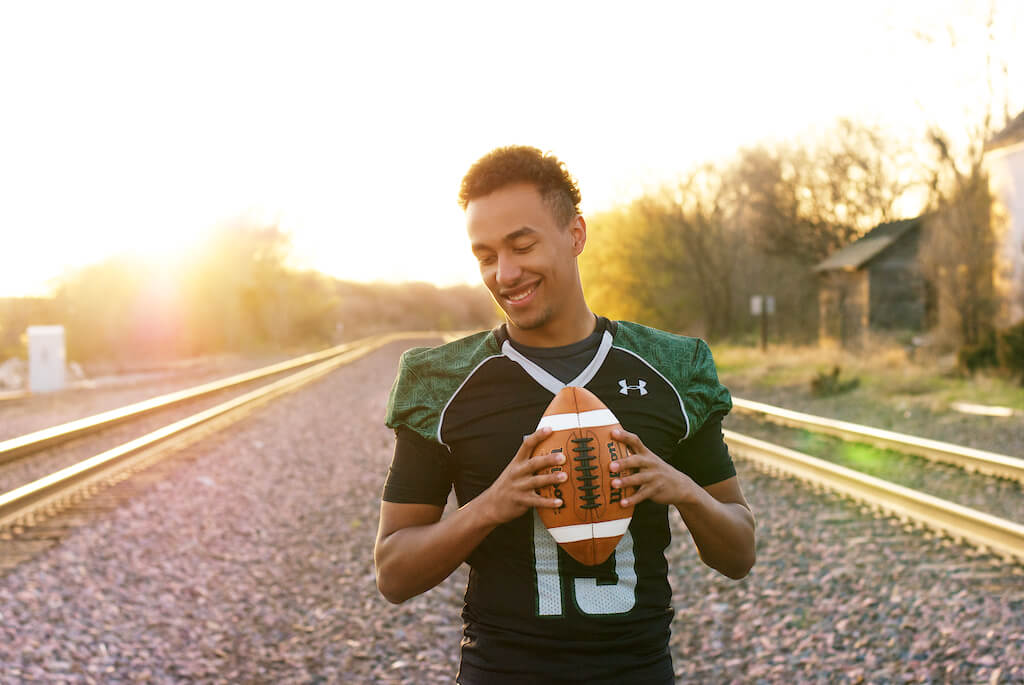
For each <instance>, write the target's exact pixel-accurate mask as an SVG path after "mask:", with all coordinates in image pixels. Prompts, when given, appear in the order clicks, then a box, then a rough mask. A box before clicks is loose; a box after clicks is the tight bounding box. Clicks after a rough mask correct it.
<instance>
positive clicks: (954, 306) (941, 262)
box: [916, 2, 1017, 345]
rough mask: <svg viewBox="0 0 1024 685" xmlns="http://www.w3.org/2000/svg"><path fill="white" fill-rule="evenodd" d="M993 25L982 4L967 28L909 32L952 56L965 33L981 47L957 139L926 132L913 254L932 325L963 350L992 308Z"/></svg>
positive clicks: (993, 16)
mask: <svg viewBox="0 0 1024 685" xmlns="http://www.w3.org/2000/svg"><path fill="white" fill-rule="evenodd" d="M999 24H1000V18H999V16H998V10H997V5H996V3H995V2H990V3H989V4H988V7H987V10H986V12H985V13H984V15H983V16H978V17H977V21H976V22H974V23H971V22H959V23H958V24H957V25H956V26H953V25H952V24H949V25H947V26H946V27H945V30H944V31H942V32H939V33H935V34H928V33H925V32H917V33H916V36H917V38H918V39H919V40H921V41H922V42H924V43H926V44H927V45H929V46H930V48H931V49H935V50H949V51H950V53H951V54H957V55H958V56H959V55H969V54H970V51H969V50H967V49H966V48H965V47H964V44H965V43H966V42H968V41H966V40H965V38H964V37H965V36H966V35H967V34H969V33H972V32H973V33H975V34H977V35H976V36H975V38H977V39H980V40H975V41H973V42H974V43H976V44H979V45H981V53H980V54H979V53H975V55H974V58H975V59H976V60H977V62H978V72H979V73H982V74H984V88H985V91H984V93H983V94H980V95H981V97H980V98H978V100H980V103H979V102H978V101H977V100H975V101H971V102H966V101H965V105H964V111H965V116H964V121H965V122H967V123H965V124H964V125H963V128H962V129H961V130H960V131H957V132H956V133H957V134H958V135H951V134H950V132H948V131H946V130H943V129H942V127H940V126H939V125H938V124H937V123H932V124H931V125H930V127H929V130H928V134H927V139H928V143H929V145H930V148H931V150H932V152H933V154H934V158H933V160H932V162H931V164H930V168H929V170H928V189H929V195H930V197H929V209H930V210H931V219H930V220H929V221H928V223H927V224H926V229H927V230H926V234H925V240H924V241H923V244H922V251H921V267H922V271H923V272H924V273H925V275H926V278H928V279H929V281H930V282H931V284H932V287H933V288H934V289H935V292H936V294H937V296H938V303H939V325H940V328H941V329H942V330H944V331H946V332H947V333H950V334H951V335H952V337H953V338H954V339H955V340H957V341H958V342H960V343H964V344H969V345H973V344H977V343H978V342H979V341H980V340H981V339H982V336H983V335H985V333H986V332H989V331H991V330H992V328H993V325H994V320H995V315H996V312H997V310H998V296H997V292H996V288H995V281H994V279H995V272H996V252H997V249H998V237H997V236H998V233H999V231H1000V227H999V226H998V225H997V224H998V221H996V220H995V218H994V213H993V197H992V195H991V192H990V189H989V182H988V175H987V173H986V170H985V166H984V155H985V144H986V142H987V141H988V140H990V139H991V138H992V136H993V135H994V134H995V133H996V132H997V131H998V130H999V129H1001V128H1003V127H1004V126H1005V125H1006V123H1007V122H1008V121H1009V119H1010V116H1011V103H1010V96H1011V89H1010V88H1009V76H1010V60H1009V57H1008V56H1007V55H1006V54H1003V53H1001V45H1000V41H999V40H998V39H997V36H996V29H997V26H999ZM1014 49H1015V50H1016V49H1017V47H1016V46H1015V47H1014ZM961 59H962V57H961ZM967 100H974V99H973V98H967Z"/></svg>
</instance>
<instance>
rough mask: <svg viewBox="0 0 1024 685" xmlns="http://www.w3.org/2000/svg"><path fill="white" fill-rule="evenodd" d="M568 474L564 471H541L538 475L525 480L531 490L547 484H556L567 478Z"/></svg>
mask: <svg viewBox="0 0 1024 685" xmlns="http://www.w3.org/2000/svg"><path fill="white" fill-rule="evenodd" d="M568 478H569V476H568V474H566V473H565V472H564V471H559V472H558V473H542V474H541V475H539V476H534V477H532V478H531V479H530V480H528V481H527V487H528V488H530V489H531V490H537V489H539V488H544V487H547V486H549V485H558V484H560V483H564V482H565V481H566V480H568Z"/></svg>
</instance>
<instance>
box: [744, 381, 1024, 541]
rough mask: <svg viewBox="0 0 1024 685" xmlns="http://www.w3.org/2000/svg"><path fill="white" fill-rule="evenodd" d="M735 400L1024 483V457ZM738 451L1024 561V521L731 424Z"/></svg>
mask: <svg viewBox="0 0 1024 685" xmlns="http://www.w3.org/2000/svg"><path fill="white" fill-rule="evenodd" d="M733 405H734V408H735V409H737V410H739V411H743V412H746V413H751V414H757V415H759V417H762V418H764V419H767V420H768V421H771V422H773V423H777V424H780V425H784V426H788V427H791V428H800V429H804V430H809V431H813V432H818V433H824V434H827V435H832V436H834V437H838V438H840V439H842V440H844V441H848V442H860V443H865V444H869V445H873V446H875V447H880V448H882V449H889V450H895V451H898V452H902V453H905V454H911V455H915V456H918V457H922V458H925V459H928V460H931V461H935V462H940V463H945V464H950V465H953V466H956V467H959V468H961V469H963V470H965V471H967V472H968V473H973V472H977V473H982V474H986V475H990V476H995V477H999V478H1007V479H1010V480H1014V481H1016V482H1018V483H1024V460H1021V459H1018V458H1016V457H1011V456H1009V455H1004V454H996V453H993V452H987V451H984V450H977V449H973V448H969V447H963V446H960V445H953V444H950V443H945V442H939V441H937V440H929V439H926V438H919V437H916V436H912V435H906V434H902V433H896V432H893V431H886V430H882V429H878V428H872V427H870V426H862V425H858V424H853V423H849V422H846V421H837V420H834V419H827V418H823V417H820V416H813V415H810V414H803V413H800V412H795V411H791V410H788V409H783V408H781V407H775V406H772V405H768V404H762V403H760V402H752V401H749V400H743V399H740V398H733ZM724 433H725V436H726V441H727V442H728V443H729V448H730V451H731V452H732V453H733V454H735V455H736V456H738V457H740V458H743V459H748V460H750V461H751V462H753V463H754V464H755V465H756V466H758V467H760V468H762V469H764V470H766V471H768V472H770V473H777V474H785V475H788V476H792V477H795V478H798V479H800V480H802V481H805V482H807V483H810V484H812V485H814V486H816V487H821V488H824V489H827V490H831V491H834V492H837V493H839V494H842V495H845V496H847V497H851V498H853V499H855V500H858V501H861V502H863V503H864V504H866V505H868V506H870V507H872V508H874V509H876V510H878V511H882V512H885V513H888V514H891V515H894V516H896V517H898V518H900V519H901V520H904V521H908V522H913V523H916V524H919V525H923V526H925V527H927V528H930V529H932V530H936V531H938V532H941V533H944V534H947V535H950V536H951V537H953V538H954V539H956V540H960V541H963V542H967V543H969V544H972V545H975V546H977V547H981V548H983V549H987V550H989V551H991V552H993V553H995V554H997V555H999V556H1003V557H1006V558H1013V559H1016V560H1018V561H1024V525H1021V524H1019V523H1017V522H1015V521H1009V520H1007V519H1003V518H1000V517H998V516H992V515H991V514H987V513H985V512H982V511H978V510H976V509H972V508H970V507H965V506H962V505H959V504H956V503H954V502H950V501H947V500H944V499H941V498H938V497H934V496H932V495H929V494H927V493H923V492H919V491H917V490H913V489H911V488H907V487H903V486H901V485H897V484H895V483H890V482H888V481H886V480H883V479H881V478H876V477H873V476H869V475H866V474H863V473H860V472H858V471H856V470H854V469H850V468H846V467H843V466H839V465H837V464H833V463H831V462H829V461H826V460H824V459H819V458H817V457H813V456H811V455H808V454H804V453H802V452H799V451H796V450H793V449H788V448H785V447H781V446H779V445H774V444H771V443H768V442H765V441H763V440H758V439H756V438H753V437H750V436H746V435H741V434H739V433H735V432H733V431H724Z"/></svg>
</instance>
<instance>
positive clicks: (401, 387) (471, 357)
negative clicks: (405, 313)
mask: <svg viewBox="0 0 1024 685" xmlns="http://www.w3.org/2000/svg"><path fill="white" fill-rule="evenodd" d="M598 326H599V328H601V329H603V332H602V334H601V344H600V345H599V346H598V348H597V351H596V353H595V354H594V357H593V359H592V360H591V362H590V363H589V364H588V365H587V366H586V367H585V368H584V369H583V370H582V371H581V372H580V374H579V375H578V376H577V377H576V378H574V379H572V380H570V381H569V382H568V383H563V382H562V381H560V380H558V379H557V378H555V377H554V376H552V375H551V374H549V373H548V372H547V371H545V370H544V369H543V368H541V367H540V366H538V365H537V364H535V363H534V362H532V361H530V360H529V359H528V358H526V357H525V356H524V355H523V354H521V353H520V352H519V351H517V350H516V349H515V348H514V347H513V346H512V344H511V343H510V341H509V339H508V334H507V331H506V329H505V326H504V325H503V326H501V327H499V328H497V329H495V330H494V331H487V332H483V333H477V334H475V335H471V336H468V337H466V338H462V339H460V340H456V341H454V342H452V343H448V344H446V345H442V346H440V347H434V348H416V349H412V350H409V351H407V352H406V353H405V354H403V355H402V359H401V362H400V365H399V371H398V376H397V378H396V380H395V383H394V386H393V388H392V391H391V396H390V399H389V401H388V407H387V418H386V422H387V425H388V426H390V427H391V428H394V429H395V431H396V444H395V456H394V459H393V462H392V465H391V469H390V470H389V472H388V477H387V481H386V483H385V487H384V495H383V499H384V500H386V501H389V502H398V503H422V504H435V505H438V506H444V504H445V502H446V500H447V498H448V494H449V492H450V491H451V490H452V488H453V487H454V490H455V495H456V497H457V499H458V502H459V505H460V506H461V505H462V504H465V503H466V502H468V501H469V500H471V499H473V498H474V497H476V496H477V495H479V494H480V493H481V492H483V491H484V490H485V489H487V487H489V486H490V485H491V484H492V483H493V482H494V480H495V479H496V478H497V477H498V475H500V474H501V472H502V470H504V468H505V467H506V466H507V465H508V463H509V462H510V461H511V459H512V457H514V456H515V454H516V452H517V450H518V449H519V447H520V445H521V444H522V440H523V437H524V436H525V435H528V434H530V433H532V432H533V431H534V430H536V428H537V424H538V422H539V421H540V418H541V415H542V414H543V413H544V410H545V409H546V408H547V406H548V404H549V403H550V402H551V400H552V398H553V396H554V395H555V394H556V393H557V392H558V391H559V390H561V389H562V388H564V387H566V386H578V387H585V388H586V389H587V390H589V391H590V392H592V393H594V394H595V395H597V397H599V398H600V399H601V401H602V402H604V403H605V405H606V406H607V407H608V408H609V409H610V410H611V411H612V413H613V414H614V415H615V416H616V417H617V418H618V420H619V423H620V424H621V425H622V427H623V428H625V429H626V430H628V431H631V432H633V433H636V434H637V435H638V436H639V437H640V439H641V440H642V441H643V442H644V444H645V445H646V446H647V447H648V448H649V449H650V450H651V451H652V452H654V453H655V454H657V455H659V456H661V457H662V458H663V459H665V460H666V461H669V462H670V463H672V464H673V465H674V466H675V467H676V468H678V469H679V470H681V471H683V472H684V473H686V474H687V475H689V476H690V477H691V478H693V479H694V480H695V481H696V482H697V483H698V484H700V485H710V484H712V483H716V482H719V481H722V480H725V479H727V478H729V477H731V476H733V475H735V473H736V472H735V469H734V467H733V465H732V461H731V459H729V456H728V451H727V450H717V449H713V448H712V449H708V450H706V452H704V451H703V450H700V452H701V453H697V454H694V453H690V452H689V450H688V448H689V447H690V446H691V445H692V444H693V442H694V436H697V435H698V434H699V433H700V429H701V427H702V426H703V425H704V424H705V422H708V423H709V425H711V424H715V421H709V419H718V421H719V422H720V417H721V416H722V415H724V414H725V413H727V412H728V411H729V410H730V409H731V407H732V402H731V399H730V396H729V392H728V390H726V388H725V387H724V386H723V385H722V384H721V383H719V381H718V376H717V373H716V371H715V366H714V362H713V360H712V357H711V352H710V350H709V349H708V347H707V345H706V343H704V341H702V340H700V339H697V338H689V337H683V336H677V335H673V334H670V333H666V332H663V331H659V330H656V329H652V328H648V327H645V326H641V325H638V324H635V323H630V322H625V321H620V322H613V321H609V320H608V319H605V318H599V320H598ZM716 431H717V436H712V438H715V437H717V440H718V441H719V442H721V429H720V423H718V424H717V428H716ZM702 453H706V455H707V457H706V458H702ZM670 537H671V536H670V531H669V523H668V507H666V506H664V505H661V504H656V503H654V502H651V501H649V500H647V501H643V502H640V503H639V504H638V505H637V506H636V507H635V509H634V512H633V518H632V521H631V522H630V524H629V528H628V529H627V532H626V534H625V535H624V536H623V537H622V539H621V540H620V542H619V544H618V546H617V547H616V550H615V553H614V554H613V555H612V556H611V557H609V558H608V560H607V561H605V562H604V563H602V564H600V565H598V566H585V565H582V564H580V563H579V562H577V561H576V560H574V559H573V558H572V557H570V556H569V555H568V554H566V553H565V552H564V551H563V550H562V549H561V548H559V547H558V545H557V543H556V542H555V541H554V539H553V538H552V537H551V535H550V533H548V531H547V529H546V528H545V527H544V525H543V524H542V523H541V522H540V519H539V517H538V516H537V514H536V512H535V511H534V510H530V511H529V512H527V513H526V514H524V515H523V516H521V517H519V518H517V519H515V520H513V521H509V522H507V523H505V524H502V525H500V526H498V527H497V528H495V529H494V530H493V531H492V532H491V533H490V534H489V535H488V536H487V537H486V538H485V539H484V540H483V541H482V542H481V543H480V544H479V545H478V546H477V547H476V548H475V549H474V550H473V552H472V553H471V554H470V556H469V558H468V559H467V563H468V564H469V567H470V573H469V582H468V586H467V589H466V596H465V607H464V609H463V620H464V638H463V642H462V667H461V673H460V678H461V680H460V682H466V683H476V682H487V683H498V684H500V683H505V682H508V683H522V682H559V681H560V680H577V681H578V680H585V681H587V682H590V683H603V682H608V683H611V682H666V681H667V682H670V681H671V677H672V666H671V659H670V658H669V653H668V639H669V624H670V622H671V619H672V609H671V606H670V598H671V590H670V588H669V583H668V578H667V571H668V565H667V562H666V560H665V555H664V550H665V548H666V547H667V546H668V544H669V541H670Z"/></svg>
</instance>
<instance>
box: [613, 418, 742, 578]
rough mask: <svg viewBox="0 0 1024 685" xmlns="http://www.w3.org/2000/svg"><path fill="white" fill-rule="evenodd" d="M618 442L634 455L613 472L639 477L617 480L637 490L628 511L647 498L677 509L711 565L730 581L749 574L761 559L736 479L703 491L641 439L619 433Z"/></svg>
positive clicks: (617, 463)
mask: <svg viewBox="0 0 1024 685" xmlns="http://www.w3.org/2000/svg"><path fill="white" fill-rule="evenodd" d="M612 437H614V438H616V439H617V440H621V441H622V442H623V443H625V444H626V445H627V446H628V447H629V448H630V450H631V451H632V452H633V454H631V455H629V456H627V457H625V458H623V459H619V460H618V461H615V462H613V463H612V464H611V471H612V472H619V473H621V472H622V471H623V470H627V471H629V470H631V469H635V473H632V474H631V475H628V476H623V477H621V478H616V479H614V480H613V481H612V487H615V488H618V487H627V488H637V490H636V492H635V493H634V494H632V495H630V496H629V497H628V498H625V499H623V500H622V506H628V505H630V504H634V505H635V504H637V503H639V502H642V501H644V500H646V499H649V500H651V501H653V502H657V503H659V504H665V505H673V506H674V507H675V508H676V509H677V510H678V511H679V514H680V515H681V516H682V517H683V521H685V522H686V527H687V528H688V529H689V530H690V534H691V535H692V536H693V541H694V543H696V545H697V550H698V552H700V557H701V559H702V560H703V561H704V563H705V564H707V565H708V566H710V567H711V568H713V569H715V570H716V571H718V572H720V573H722V574H724V575H726V576H728V577H730V578H737V579H738V578H742V577H744V576H745V575H747V573H749V572H750V569H751V568H752V567H753V565H754V560H755V549H754V515H753V514H752V513H751V512H750V507H749V505H748V504H747V501H746V499H745V498H744V497H743V492H742V490H740V484H739V480H738V479H737V478H736V476H732V477H730V478H727V479H725V480H723V481H719V482H718V483H714V484H711V485H707V486H705V487H701V486H700V485H698V484H697V483H696V482H695V481H694V480H693V479H692V478H690V477H689V476H688V475H686V474H685V473H683V472H682V471H679V470H677V469H676V468H675V467H673V466H672V465H671V464H669V463H668V462H666V461H665V460H664V459H662V458H661V457H659V456H658V455H656V454H654V453H653V452H651V451H650V450H649V449H647V447H646V446H645V445H644V444H643V442H642V441H641V440H640V438H639V437H638V436H636V435H635V434H633V433H630V432H629V431H625V430H620V429H616V430H615V431H613V432H612Z"/></svg>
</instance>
